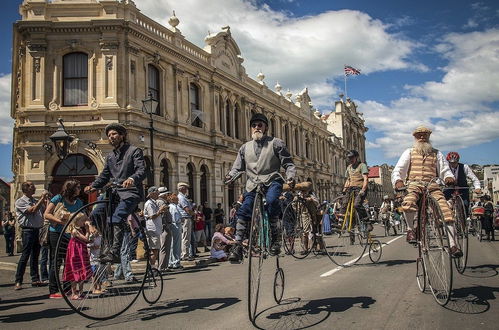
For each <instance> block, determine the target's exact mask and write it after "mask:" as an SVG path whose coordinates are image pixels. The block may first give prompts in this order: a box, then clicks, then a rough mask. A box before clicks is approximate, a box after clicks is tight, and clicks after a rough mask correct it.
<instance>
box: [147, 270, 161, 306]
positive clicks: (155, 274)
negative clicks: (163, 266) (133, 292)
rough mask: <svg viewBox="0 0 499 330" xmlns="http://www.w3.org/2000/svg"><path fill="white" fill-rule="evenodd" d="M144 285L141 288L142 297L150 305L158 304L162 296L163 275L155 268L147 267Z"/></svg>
mask: <svg viewBox="0 0 499 330" xmlns="http://www.w3.org/2000/svg"><path fill="white" fill-rule="evenodd" d="M147 268H148V270H147V277H146V283H145V284H144V287H143V288H142V296H143V297H144V300H145V301H147V302H148V303H149V304H150V305H152V304H155V303H157V302H158V300H159V298H161V294H163V275H161V272H160V271H159V270H157V269H156V268H153V267H151V266H148V267H147Z"/></svg>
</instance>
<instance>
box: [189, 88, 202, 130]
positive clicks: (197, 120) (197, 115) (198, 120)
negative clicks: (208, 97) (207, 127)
mask: <svg viewBox="0 0 499 330" xmlns="http://www.w3.org/2000/svg"><path fill="white" fill-rule="evenodd" d="M199 100H200V98H199V87H198V86H197V85H196V84H194V83H190V85H189V101H190V104H191V125H192V126H196V127H203V116H202V114H203V112H202V110H201V104H200V102H199Z"/></svg>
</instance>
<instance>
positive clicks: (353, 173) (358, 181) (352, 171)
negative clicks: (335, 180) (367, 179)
mask: <svg viewBox="0 0 499 330" xmlns="http://www.w3.org/2000/svg"><path fill="white" fill-rule="evenodd" d="M361 164H362V163H359V165H357V167H356V168H353V166H352V164H350V165H348V167H347V171H348V177H349V178H350V187H360V188H362V185H363V184H364V178H363V177H362V172H361V171H360V165H361Z"/></svg>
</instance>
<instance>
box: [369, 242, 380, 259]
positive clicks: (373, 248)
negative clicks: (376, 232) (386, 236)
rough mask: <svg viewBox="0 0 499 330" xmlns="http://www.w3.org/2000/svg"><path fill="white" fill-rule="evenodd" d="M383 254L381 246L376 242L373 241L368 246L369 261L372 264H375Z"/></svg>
mask: <svg viewBox="0 0 499 330" xmlns="http://www.w3.org/2000/svg"><path fill="white" fill-rule="evenodd" d="M382 253H383V248H382V246H381V242H380V241H378V240H377V239H376V240H373V241H372V242H371V244H369V259H371V261H372V262H373V263H377V262H378V261H379V259H381V254H382Z"/></svg>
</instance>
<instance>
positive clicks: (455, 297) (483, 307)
mask: <svg viewBox="0 0 499 330" xmlns="http://www.w3.org/2000/svg"><path fill="white" fill-rule="evenodd" d="M495 292H499V287H490V286H481V285H477V286H471V287H467V288H459V289H455V290H453V291H452V297H451V300H450V301H449V302H448V303H447V305H446V306H445V308H447V309H449V310H451V311H454V312H457V313H461V314H481V313H485V312H486V311H488V310H489V308H490V303H489V300H494V299H496V297H495V294H494V293H495Z"/></svg>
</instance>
